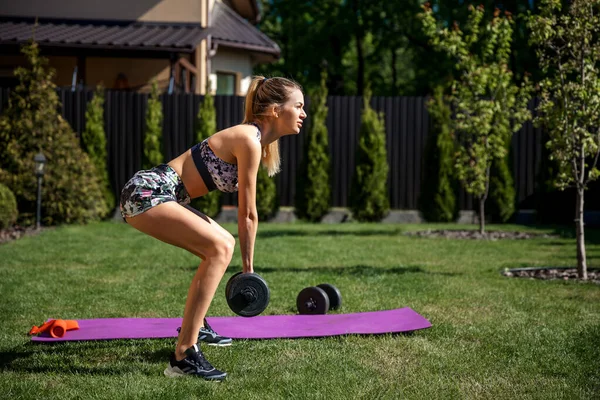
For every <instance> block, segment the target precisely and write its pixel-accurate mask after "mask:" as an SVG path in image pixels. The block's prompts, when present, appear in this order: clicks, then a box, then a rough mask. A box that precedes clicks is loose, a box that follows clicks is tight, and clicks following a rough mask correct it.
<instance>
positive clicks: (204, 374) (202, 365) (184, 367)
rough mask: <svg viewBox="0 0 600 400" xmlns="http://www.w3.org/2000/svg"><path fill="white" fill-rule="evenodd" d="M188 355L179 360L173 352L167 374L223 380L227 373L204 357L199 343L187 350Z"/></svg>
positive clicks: (172, 376)
mask: <svg viewBox="0 0 600 400" xmlns="http://www.w3.org/2000/svg"><path fill="white" fill-rule="evenodd" d="M185 354H186V357H185V358H184V359H183V360H181V361H177V359H176V358H175V353H171V360H170V361H169V366H168V367H167V368H166V369H165V375H166V376H168V377H169V378H177V377H180V376H186V375H192V376H199V377H201V378H204V379H206V380H207V381H222V380H224V379H225V378H226V377H227V373H225V372H222V371H219V370H218V369H216V368H215V367H213V366H212V365H211V364H210V363H209V362H208V361H207V360H206V358H204V354H202V351H201V350H200V348H199V347H198V345H197V344H195V345H193V346H192V347H190V348H189V349H187V350H186V351H185Z"/></svg>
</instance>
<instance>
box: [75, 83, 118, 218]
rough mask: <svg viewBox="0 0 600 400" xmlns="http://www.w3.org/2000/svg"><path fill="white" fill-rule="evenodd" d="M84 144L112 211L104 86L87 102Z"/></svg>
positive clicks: (82, 137) (113, 202)
mask: <svg viewBox="0 0 600 400" xmlns="http://www.w3.org/2000/svg"><path fill="white" fill-rule="evenodd" d="M81 139H82V140H81V141H82V146H83V149H84V150H85V152H86V153H87V154H88V156H89V157H90V160H91V162H92V164H93V165H94V167H95V168H96V173H97V174H98V179H100V182H101V185H102V192H103V194H104V200H105V201H106V208H107V210H108V211H109V212H110V211H112V210H113V209H114V208H115V193H114V191H113V190H112V187H111V184H110V179H109V177H108V167H107V162H108V154H107V151H106V133H105V131H104V88H103V87H102V86H98V87H97V88H96V92H95V93H94V97H93V98H92V100H91V101H90V102H89V103H88V104H87V109H86V112H85V130H84V131H83V133H82V134H81Z"/></svg>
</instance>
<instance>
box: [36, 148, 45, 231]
mask: <svg viewBox="0 0 600 400" xmlns="http://www.w3.org/2000/svg"><path fill="white" fill-rule="evenodd" d="M33 161H35V176H36V177H37V210H36V214H35V228H36V229H40V226H41V221H42V178H43V176H44V167H45V166H46V157H44V155H43V154H42V153H37V154H36V155H35V157H34V158H33Z"/></svg>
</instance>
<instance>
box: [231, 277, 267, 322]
mask: <svg viewBox="0 0 600 400" xmlns="http://www.w3.org/2000/svg"><path fill="white" fill-rule="evenodd" d="M270 297H271V294H270V291H269V287H268V286H267V282H266V281H265V280H264V279H263V278H262V277H261V276H260V275H258V274H255V273H242V272H238V273H236V274H234V275H233V276H232V277H231V278H229V281H227V285H226V286H225V298H226V299H227V304H228V305H229V308H231V311H233V312H234V313H236V314H238V315H241V316H242V317H254V316H256V315H258V314H260V313H261V312H263V311H264V310H265V309H266V308H267V306H268V305H269V300H270Z"/></svg>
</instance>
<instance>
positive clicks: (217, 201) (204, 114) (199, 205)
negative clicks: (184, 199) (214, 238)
mask: <svg viewBox="0 0 600 400" xmlns="http://www.w3.org/2000/svg"><path fill="white" fill-rule="evenodd" d="M216 131H217V112H216V110H215V101H214V98H213V96H212V95H211V94H210V90H209V88H208V87H207V90H206V95H205V96H204V100H203V101H202V104H200V107H199V109H198V116H197V118H196V137H195V141H196V142H198V143H200V142H202V141H203V140H204V139H207V138H208V137H209V136H211V135H213V134H214V133H215V132H216ZM191 205H192V207H194V208H195V209H197V210H199V211H202V212H203V213H204V214H206V215H208V216H209V217H213V218H214V217H216V216H217V215H218V214H219V212H220V211H221V192H220V191H218V190H214V191H212V192H210V193H208V194H206V195H205V196H202V197H199V198H197V199H194V200H192V204H191Z"/></svg>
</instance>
